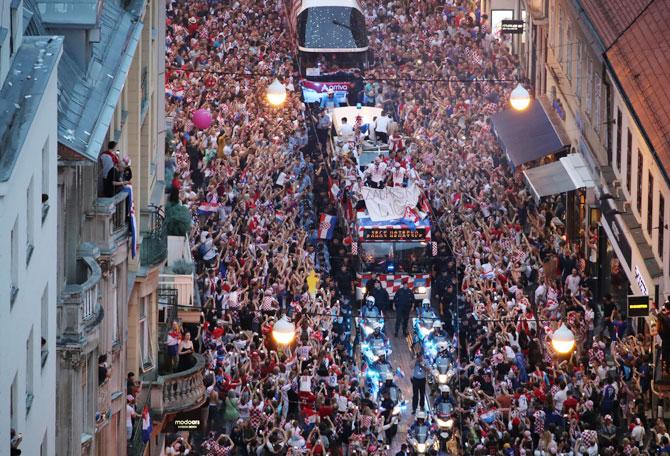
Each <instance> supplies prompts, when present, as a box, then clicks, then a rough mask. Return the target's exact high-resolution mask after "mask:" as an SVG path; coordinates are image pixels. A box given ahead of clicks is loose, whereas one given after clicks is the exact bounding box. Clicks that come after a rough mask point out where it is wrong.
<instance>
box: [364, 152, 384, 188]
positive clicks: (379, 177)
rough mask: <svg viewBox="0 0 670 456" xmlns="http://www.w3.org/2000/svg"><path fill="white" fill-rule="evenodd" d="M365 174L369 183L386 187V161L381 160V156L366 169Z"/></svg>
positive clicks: (374, 186)
mask: <svg viewBox="0 0 670 456" xmlns="http://www.w3.org/2000/svg"><path fill="white" fill-rule="evenodd" d="M365 174H366V176H367V177H368V179H367V183H368V185H369V186H370V187H373V188H384V181H385V180H386V163H384V162H383V161H381V159H380V158H379V157H377V158H375V161H374V163H373V164H372V165H370V166H369V167H368V168H367V169H366V170H365Z"/></svg>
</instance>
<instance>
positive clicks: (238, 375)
mask: <svg viewBox="0 0 670 456" xmlns="http://www.w3.org/2000/svg"><path fill="white" fill-rule="evenodd" d="M365 3H366V4H365V15H366V19H367V21H368V31H369V35H370V41H371V46H372V48H373V49H374V50H375V56H376V61H375V64H374V66H373V68H371V69H369V70H368V71H366V72H365V73H364V75H363V77H364V78H365V80H364V84H362V87H361V90H360V93H356V94H354V96H355V97H357V101H360V102H361V103H363V104H365V105H369V106H380V107H383V108H384V110H385V112H386V113H387V114H388V116H389V118H390V122H386V121H384V122H382V123H381V124H380V126H379V130H380V131H379V139H380V140H381V141H390V142H393V148H394V154H395V156H394V157H395V158H394V161H393V162H392V163H391V162H390V161H389V163H388V166H391V167H395V166H396V163H398V164H399V165H401V167H402V168H403V169H404V170H410V169H411V170H412V172H413V173H415V176H413V178H415V179H416V180H417V181H420V182H421V187H422V189H423V193H424V195H425V197H426V198H427V201H429V203H430V206H431V209H432V217H433V220H434V225H435V226H436V229H435V233H434V240H435V241H436V242H438V246H439V252H440V256H441V258H443V257H445V256H446V257H449V260H448V261H444V262H441V263H440V264H439V265H437V266H436V267H435V270H434V272H433V273H434V280H433V293H432V301H433V302H432V303H433V305H434V307H435V308H436V310H438V311H439V312H440V315H441V317H442V318H443V320H444V322H445V326H446V329H447V330H448V331H450V332H452V333H456V334H457V337H458V352H457V353H458V361H459V364H460V370H459V375H458V377H459V378H458V382H457V385H456V388H455V391H454V392H453V393H454V394H453V396H454V400H455V401H456V403H457V412H456V413H457V423H458V426H456V428H455V432H454V437H453V438H454V440H455V442H456V447H457V448H458V449H459V450H458V452H459V453H460V454H478V455H479V454H481V455H483V454H504V455H513V454H526V455H529V454H564V455H567V454H589V455H595V454H608V455H616V454H626V455H635V454H644V453H645V452H647V453H651V452H654V451H657V450H658V451H659V452H663V451H665V452H666V453H668V454H670V441H669V439H670V435H668V433H667V431H666V429H665V424H664V423H663V421H662V420H660V419H659V420H658V421H656V422H654V421H651V420H650V416H649V414H648V413H647V412H648V411H649V410H650V409H651V407H650V400H651V398H650V384H651V377H652V375H653V372H652V368H651V364H652V359H651V357H650V343H649V340H648V338H645V337H644V336H643V335H637V334H636V333H635V332H634V331H633V329H634V328H632V327H631V326H630V325H629V324H628V322H627V321H626V319H625V317H623V316H622V315H621V314H620V313H619V312H618V310H617V308H616V305H614V304H613V303H611V302H609V301H606V300H603V302H596V301H594V299H593V296H592V295H591V290H590V288H589V286H588V282H587V280H586V279H587V277H588V276H589V271H588V268H589V258H588V257H586V256H585V254H584V252H585V250H586V249H585V248H581V247H580V246H579V245H577V244H575V243H573V242H569V241H566V236H565V235H566V230H565V226H564V214H565V211H566V208H565V206H564V203H563V200H562V198H561V197H556V198H549V199H548V200H546V201H543V202H541V203H539V204H538V203H536V202H535V201H534V200H533V198H532V197H531V196H530V195H529V194H528V192H527V190H525V188H524V186H523V182H522V181H521V180H520V179H519V178H518V174H514V173H513V172H512V171H511V170H510V168H509V166H508V165H507V164H506V162H505V159H504V154H503V153H502V151H501V150H500V148H499V147H498V145H497V143H496V140H495V138H494V136H493V134H492V132H491V129H490V124H489V122H488V117H489V116H490V114H492V113H494V112H496V111H497V110H500V109H504V105H505V100H506V99H507V96H508V95H509V92H510V90H511V89H512V88H513V87H514V85H515V84H516V81H521V80H524V75H523V74H522V73H521V71H520V69H519V65H518V58H517V57H516V56H515V55H513V54H511V53H510V50H509V47H508V46H507V45H506V44H505V43H504V42H502V41H500V39H498V38H499V37H494V36H493V35H492V34H491V27H490V23H489V21H488V18H487V17H486V16H485V15H481V14H480V12H479V10H478V9H477V6H478V3H479V2H474V1H469V0H448V1H442V0H440V1H438V0H425V1H423V0H422V1H421V2H408V1H399V0H396V1H392V2H388V3H381V2H375V1H372V0H370V1H368V2H365ZM408 43H412V45H411V46H409V45H408ZM167 48H168V50H167V70H166V92H167V95H166V96H167V105H166V111H167V114H166V115H167V117H168V118H170V119H171V120H172V132H173V135H174V139H173V141H174V149H175V168H176V170H175V177H174V179H173V181H172V183H171V195H170V198H171V199H172V200H173V201H181V202H183V203H184V204H186V205H187V206H188V207H189V208H190V209H191V211H192V213H193V216H194V224H193V228H192V232H191V239H192V242H193V254H194V258H195V259H196V262H197V274H198V277H199V288H200V291H201V294H202V299H201V302H202V307H203V316H202V324H201V326H200V328H199V329H198V330H197V331H195V332H193V333H192V334H190V335H186V334H187V333H189V331H187V330H186V329H185V328H184V327H180V326H179V324H176V325H175V328H173V329H174V331H172V332H171V335H169V338H170V344H171V345H172V346H173V347H172V348H170V350H172V352H171V356H172V362H173V366H174V367H175V368H176V367H177V366H178V365H179V359H178V358H179V355H180V349H181V348H180V347H182V346H183V343H182V341H183V340H186V339H187V338H190V339H192V346H191V345H189V347H192V348H190V350H193V351H196V352H199V353H201V354H203V355H204V356H205V358H206V360H207V371H206V375H205V379H206V380H205V381H206V386H207V401H208V402H207V408H208V417H207V420H206V422H207V426H206V429H204V430H203V435H204V440H203V441H202V442H197V443H198V445H196V444H195V443H196V442H192V443H191V444H189V443H188V441H186V442H185V441H184V439H183V437H180V438H179V439H172V440H171V441H170V442H169V443H170V448H169V452H168V454H183V453H184V452H185V451H186V450H187V449H188V450H189V451H191V454H193V453H194V452H198V451H199V452H200V453H202V454H207V455H210V454H211V455H227V454H254V453H255V454H257V455H260V454H268V453H270V454H296V453H306V452H308V453H310V454H345V455H348V454H354V453H356V454H375V453H377V454H382V453H385V452H387V451H388V450H387V445H390V444H392V443H393V439H394V435H395V431H396V430H397V426H398V422H397V421H393V418H392V417H390V415H389V414H388V413H384V412H383V411H382V410H381V409H380V408H379V404H377V403H375V401H374V400H373V399H374V398H372V397H371V396H370V394H369V392H366V390H365V388H364V387H363V385H362V384H361V378H360V373H361V366H360V365H357V363H356V362H355V357H354V356H353V355H354V350H352V347H351V345H350V343H349V340H350V339H349V338H348V332H347V331H348V330H347V323H348V318H347V317H346V316H345V315H344V308H345V306H347V305H349V303H350V301H351V300H352V298H353V273H352V265H351V259H350V257H348V256H347V254H346V252H347V248H346V246H345V245H344V244H343V242H342V239H343V237H344V236H346V234H347V232H346V229H347V221H346V220H341V224H340V226H339V227H338V230H337V232H336V234H335V236H333V238H332V239H320V238H319V235H318V234H317V233H318V227H319V221H318V220H319V219H318V215H319V213H328V214H332V215H337V210H336V207H337V205H338V204H341V203H342V201H333V200H332V195H331V193H330V191H329V187H328V182H329V181H330V182H331V183H332V182H336V183H339V184H340V188H341V189H342V192H341V195H339V198H345V199H346V198H347V197H348V192H351V191H352V188H351V187H350V186H348V184H347V182H349V181H348V180H347V175H348V174H349V172H350V169H348V167H350V166H352V165H351V162H350V160H347V158H346V157H328V159H327V160H324V159H325V156H326V150H325V149H324V148H323V145H324V144H325V142H324V141H317V140H315V138H311V137H310V135H309V134H308V128H310V127H309V126H310V123H311V120H310V115H311V112H310V107H308V106H306V105H305V104H304V103H303V102H302V101H301V100H300V97H299V94H298V89H299V87H298V73H297V70H296V65H295V57H296V55H295V47H294V43H293V42H292V40H291V37H290V34H289V33H288V30H287V27H286V25H285V19H284V17H283V13H282V10H281V2H274V3H273V2H257V1H254V0H236V1H235V2H205V1H194V2H184V1H177V0H173V1H171V2H169V4H168V24H167ZM326 65H327V62H324V65H323V66H322V68H324V69H326V68H327V66H326ZM270 73H272V74H275V75H277V76H278V77H280V78H281V79H282V81H284V82H285V83H286V85H287V88H288V91H289V96H288V98H287V101H286V104H285V105H284V106H282V107H274V106H271V105H269V104H268V103H267V101H266V100H265V99H264V94H265V89H266V87H267V85H268V84H269V83H270V82H271V79H270V78H269V77H259V76H255V75H256V74H270ZM247 76H248V77H247ZM435 79H440V81H436V82H430V80H435ZM491 80H496V81H501V80H502V81H509V82H496V83H492V82H490V81H491ZM427 81H428V82H427ZM447 81H452V82H447ZM455 81H458V82H455ZM199 108H204V109H207V110H209V111H210V112H211V114H212V117H213V121H212V123H211V125H210V126H209V127H208V128H205V129H198V128H196V127H195V126H194V124H193V122H192V120H191V117H192V113H193V111H194V110H195V109H199ZM321 116H323V115H321ZM318 122H319V119H317V120H316V121H315V123H317V124H318ZM323 124H324V125H325V126H326V127H327V126H328V122H323ZM317 126H319V125H317ZM352 128H357V127H356V126H354V127H352ZM326 129H327V128H324V129H323V130H326ZM371 134H372V135H374V134H375V133H374V128H373V129H372V131H371ZM319 139H321V138H319ZM380 163H381V161H380ZM377 165H379V164H377ZM389 175H390V176H392V174H388V175H385V176H386V178H388V179H390V180H389V184H391V185H394V183H393V182H394V181H393V178H392V177H391V178H389V177H388V176H389ZM369 180H370V181H371V182H369V184H370V183H372V184H373V185H379V182H378V181H375V179H373V175H372V172H371V173H370V175H369ZM398 183H400V184H401V185H402V182H401V181H398ZM349 196H351V195H349ZM312 271H315V272H316V274H317V277H318V282H319V283H318V285H316V286H313V285H312V286H310V284H309V282H310V279H309V277H310V276H311V272H312ZM312 277H313V276H312ZM312 280H313V279H312ZM284 313H286V314H288V315H289V316H290V317H291V319H292V321H293V322H294V323H295V325H296V341H295V343H294V344H292V345H291V346H288V347H284V346H280V345H277V343H276V342H275V341H274V340H273V338H272V337H271V331H272V327H273V325H274V323H275V322H276V321H277V319H278V318H279V317H280V316H281V315H282V314H284ZM562 322H564V323H565V324H566V325H567V326H568V327H569V328H570V329H571V330H572V331H573V333H574V334H575V336H576V339H577V344H576V349H575V350H574V352H573V354H572V355H571V356H570V357H569V358H565V359H561V358H560V357H559V356H558V354H556V353H554V352H553V349H552V346H551V344H550V343H549V339H550V336H551V334H552V332H553V331H554V330H556V329H557V328H558V326H559V324H560V323H562ZM166 342H167V341H166ZM174 346H176V347H177V348H175V347H174ZM180 439H181V440H180ZM187 440H188V439H187ZM399 443H400V442H396V444H399ZM402 451H407V448H406V447H405V448H403V449H401V452H402Z"/></svg>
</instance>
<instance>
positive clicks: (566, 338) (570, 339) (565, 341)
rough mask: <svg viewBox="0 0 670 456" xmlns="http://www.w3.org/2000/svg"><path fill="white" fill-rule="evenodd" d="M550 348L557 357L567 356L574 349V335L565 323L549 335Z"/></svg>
mask: <svg viewBox="0 0 670 456" xmlns="http://www.w3.org/2000/svg"><path fill="white" fill-rule="evenodd" d="M551 346H552V347H554V350H556V353H558V354H559V355H567V354H568V353H570V352H571V351H572V350H573V349H574V348H575V335H574V334H573V333H572V331H570V329H569V328H568V327H567V326H565V323H561V326H560V327H559V328H558V329H557V330H556V331H554V333H553V334H552V335H551Z"/></svg>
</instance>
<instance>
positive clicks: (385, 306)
mask: <svg viewBox="0 0 670 456" xmlns="http://www.w3.org/2000/svg"><path fill="white" fill-rule="evenodd" d="M372 296H374V298H375V305H376V306H377V307H378V308H379V310H381V311H382V312H384V313H385V312H387V311H388V310H390V309H389V305H390V298H389V292H388V291H386V288H384V287H382V284H381V282H380V281H379V280H377V281H375V285H374V288H373V289H372Z"/></svg>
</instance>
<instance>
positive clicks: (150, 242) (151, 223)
mask: <svg viewBox="0 0 670 456" xmlns="http://www.w3.org/2000/svg"><path fill="white" fill-rule="evenodd" d="M150 209H151V210H150V211H149V213H148V214H147V216H148V217H149V220H148V223H147V228H146V230H145V231H143V232H142V246H141V247H140V263H141V265H142V266H145V267H150V266H155V265H157V264H159V263H162V262H163V261H165V259H166V258H167V251H168V248H167V229H166V226H165V215H164V213H163V209H162V208H160V207H155V206H151V207H150Z"/></svg>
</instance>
